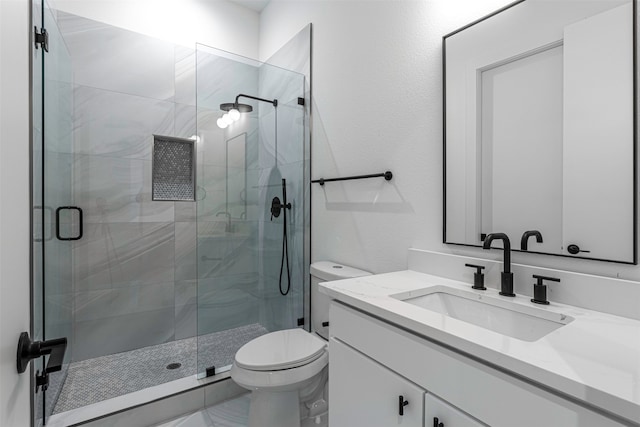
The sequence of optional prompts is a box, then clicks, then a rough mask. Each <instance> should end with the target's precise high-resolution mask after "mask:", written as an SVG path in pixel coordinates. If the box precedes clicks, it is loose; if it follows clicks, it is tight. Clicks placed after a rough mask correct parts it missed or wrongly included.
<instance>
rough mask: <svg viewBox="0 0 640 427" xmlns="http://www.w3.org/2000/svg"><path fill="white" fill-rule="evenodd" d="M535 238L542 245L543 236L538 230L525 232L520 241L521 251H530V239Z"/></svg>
mask: <svg viewBox="0 0 640 427" xmlns="http://www.w3.org/2000/svg"><path fill="white" fill-rule="evenodd" d="M534 236H535V238H536V242H538V243H542V234H541V233H540V232H539V231H538V230H529V231H525V232H524V233H523V234H522V238H521V239H520V250H523V251H527V250H529V247H528V244H529V237H534Z"/></svg>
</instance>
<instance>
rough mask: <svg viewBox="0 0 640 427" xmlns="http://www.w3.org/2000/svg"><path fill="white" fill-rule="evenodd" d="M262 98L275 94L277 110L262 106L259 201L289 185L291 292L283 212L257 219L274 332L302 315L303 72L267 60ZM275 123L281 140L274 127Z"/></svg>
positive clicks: (265, 320) (265, 315)
mask: <svg viewBox="0 0 640 427" xmlns="http://www.w3.org/2000/svg"><path fill="white" fill-rule="evenodd" d="M259 88H260V96H262V97H265V98H269V99H271V98H277V99H278V102H279V103H278V109H277V120H276V117H275V114H276V112H275V111H274V109H273V108H270V106H268V105H267V106H261V107H262V108H260V122H259V132H260V139H261V141H262V143H261V144H260V147H259V148H260V150H259V153H258V157H259V167H260V178H259V179H260V184H259V188H260V194H259V195H258V197H259V199H260V200H262V201H263V203H265V204H268V203H270V202H271V199H272V198H273V197H274V196H278V197H280V198H282V184H281V180H282V179H283V178H284V179H285V180H286V183H287V199H288V201H289V202H290V203H291V205H292V208H291V210H290V211H289V212H288V213H287V216H288V218H287V221H288V224H287V229H288V242H289V248H288V252H289V265H290V272H291V282H290V283H291V285H290V293H289V294H288V295H287V296H286V297H283V296H282V295H281V294H280V290H279V286H281V287H282V289H283V290H284V289H285V288H286V287H287V282H288V280H287V278H286V273H284V274H283V278H282V283H280V265H281V257H282V233H283V219H284V218H283V216H281V217H280V218H278V219H277V220H273V221H272V220H271V218H270V212H269V210H268V209H265V211H264V217H262V221H261V222H260V223H259V226H260V234H261V236H262V239H263V242H264V250H263V252H262V257H261V262H262V268H261V271H262V275H261V279H262V280H261V289H262V298H261V300H260V303H261V310H260V314H261V319H260V323H261V324H262V325H264V326H265V327H267V328H268V329H271V330H278V329H285V328H291V327H295V326H296V324H297V319H298V318H300V317H303V316H304V282H305V280H304V224H305V223H304V220H305V209H304V197H305V186H304V185H303V183H304V159H305V150H304V140H305V139H304V107H302V106H300V105H298V97H304V96H305V87H304V76H303V75H301V74H297V73H294V72H291V71H289V70H285V69H282V68H278V67H275V66H272V65H268V64H264V65H263V66H261V67H260V73H259ZM276 123H277V138H276V129H275V126H276Z"/></svg>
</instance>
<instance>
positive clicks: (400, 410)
mask: <svg viewBox="0 0 640 427" xmlns="http://www.w3.org/2000/svg"><path fill="white" fill-rule="evenodd" d="M408 404H409V401H408V400H404V396H403V395H400V396H398V415H400V416H403V415H404V407H405V406H407V405H408Z"/></svg>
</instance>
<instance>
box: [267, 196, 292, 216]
mask: <svg viewBox="0 0 640 427" xmlns="http://www.w3.org/2000/svg"><path fill="white" fill-rule="evenodd" d="M282 209H291V203H287V204H283V203H281V202H280V198H279V197H277V196H276V197H274V198H273V200H271V221H273V218H274V217H276V218H278V217H279V216H280V212H282Z"/></svg>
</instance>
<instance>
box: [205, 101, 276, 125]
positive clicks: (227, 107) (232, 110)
mask: <svg viewBox="0 0 640 427" xmlns="http://www.w3.org/2000/svg"><path fill="white" fill-rule="evenodd" d="M240 98H249V99H255V100H256V101H262V102H268V103H269V104H271V105H273V106H274V107H276V108H277V107H278V100H277V99H264V98H258V97H257V96H251V95H245V94H242V93H241V94H239V95H238V96H236V102H227V103H224V104H220V109H221V110H222V111H227V113H226V114H224V115H223V116H222V117H220V118H219V119H218V121H217V123H218V127H220V128H221V129H224V128H226V127H227V126H229V125H230V124H231V123H233V122H235V121H236V120H238V119H240V113H250V112H252V111H253V107H252V106H251V105H249V104H240V103H239V102H238V99H240Z"/></svg>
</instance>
